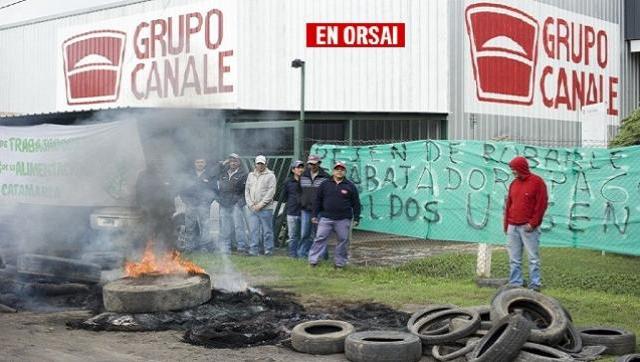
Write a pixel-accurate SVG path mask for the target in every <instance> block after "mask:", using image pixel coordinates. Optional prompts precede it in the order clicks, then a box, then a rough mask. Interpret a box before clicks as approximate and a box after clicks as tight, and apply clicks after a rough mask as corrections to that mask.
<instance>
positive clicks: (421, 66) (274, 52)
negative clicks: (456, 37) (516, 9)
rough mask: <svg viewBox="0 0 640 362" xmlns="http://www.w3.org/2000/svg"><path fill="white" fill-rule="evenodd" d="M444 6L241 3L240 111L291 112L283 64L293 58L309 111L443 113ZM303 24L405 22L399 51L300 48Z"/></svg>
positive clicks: (291, 89) (295, 100)
mask: <svg viewBox="0 0 640 362" xmlns="http://www.w3.org/2000/svg"><path fill="white" fill-rule="evenodd" d="M446 7H447V4H446V0H445V1H442V0H437V1H418V0H349V1H344V0H329V1H314V0H299V1H290V0H276V1H260V0H248V1H244V2H242V5H241V9H243V8H244V9H246V11H242V10H240V12H244V13H246V14H250V15H249V17H246V18H243V19H241V27H242V29H247V28H253V29H254V30H252V31H249V32H241V39H242V40H241V46H240V48H241V50H240V51H241V52H242V55H241V57H240V61H241V71H240V87H241V89H242V90H241V92H240V97H241V101H240V103H241V107H242V108H246V109H270V110H296V109H298V107H299V87H300V83H299V82H300V81H299V79H300V78H299V77H300V75H299V73H300V72H299V70H298V69H293V68H291V67H290V63H291V61H292V60H293V59H296V58H300V59H303V60H305V61H306V106H307V109H309V110H317V111H339V110H341V111H387V112H433V113H446V112H448V108H449V107H448V99H447V75H448V61H447V57H446V55H445V54H446V49H447V43H446V41H445V39H446V38H447V30H446V29H447V27H446V23H447V21H446ZM249 9H251V10H249ZM242 22H246V23H244V24H243V23H242ZM308 22H404V23H405V24H406V25H405V26H406V46H405V48H379V49H373V48H307V47H306V45H305V24H306V23H308ZM256 60H258V61H256ZM247 88H248V89H247Z"/></svg>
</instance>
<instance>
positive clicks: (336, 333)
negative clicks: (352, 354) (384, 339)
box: [291, 320, 355, 354]
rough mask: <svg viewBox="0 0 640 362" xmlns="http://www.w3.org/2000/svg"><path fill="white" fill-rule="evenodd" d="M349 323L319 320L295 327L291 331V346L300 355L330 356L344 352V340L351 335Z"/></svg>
mask: <svg viewBox="0 0 640 362" xmlns="http://www.w3.org/2000/svg"><path fill="white" fill-rule="evenodd" d="M354 331H355V328H354V327H353V325H352V324H351V323H347V322H343V321H335V320H319V321H310V322H304V323H300V324H298V325H296V326H295V327H294V328H293V330H292V331H291V345H292V346H293V348H294V349H295V350H296V351H298V352H302V353H310V354H332V353H342V352H344V340H345V338H347V336H348V335H350V334H351V333H353V332H354Z"/></svg>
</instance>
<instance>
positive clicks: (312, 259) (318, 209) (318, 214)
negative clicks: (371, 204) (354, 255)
mask: <svg viewBox="0 0 640 362" xmlns="http://www.w3.org/2000/svg"><path fill="white" fill-rule="evenodd" d="M346 171H347V167H346V165H345V164H344V162H340V161H338V162H336V163H335V165H334V166H333V177H331V178H330V179H329V180H327V181H326V182H323V183H322V185H320V187H319V188H318V194H317V196H316V202H315V204H314V208H313V219H312V221H313V222H315V223H318V232H317V234H316V238H315V239H314V240H313V245H312V246H311V250H310V251H309V264H311V266H316V265H317V264H318V261H319V259H320V257H321V256H322V255H323V254H324V253H325V251H326V249H327V240H328V238H329V235H331V232H332V231H335V232H336V236H337V237H338V244H337V245H336V249H335V252H334V266H335V267H336V268H338V269H340V268H343V267H345V266H346V265H347V261H348V259H349V250H348V249H349V230H350V229H351V223H352V222H353V225H354V226H357V225H358V223H359V221H360V208H361V207H360V195H359V194H358V189H357V188H356V185H354V184H353V182H351V181H349V180H347V178H346V177H345V173H346Z"/></svg>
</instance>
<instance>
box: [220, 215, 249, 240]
mask: <svg viewBox="0 0 640 362" xmlns="http://www.w3.org/2000/svg"><path fill="white" fill-rule="evenodd" d="M246 210H247V209H246V207H244V206H240V205H238V204H235V205H233V206H229V207H224V206H220V247H221V248H225V249H226V250H227V251H229V250H231V241H232V239H234V231H235V240H236V249H237V250H238V251H246V250H247V249H248V246H249V245H248V243H247V221H246V219H247V216H246Z"/></svg>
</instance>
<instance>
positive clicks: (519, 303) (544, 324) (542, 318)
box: [491, 288, 569, 345]
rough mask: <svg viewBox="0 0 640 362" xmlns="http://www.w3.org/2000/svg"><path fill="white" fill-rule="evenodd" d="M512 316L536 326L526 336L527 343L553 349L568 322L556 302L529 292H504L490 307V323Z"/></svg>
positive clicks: (513, 290) (539, 294)
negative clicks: (518, 315) (520, 316)
mask: <svg viewBox="0 0 640 362" xmlns="http://www.w3.org/2000/svg"><path fill="white" fill-rule="evenodd" d="M514 312H521V313H522V314H523V316H524V317H525V318H528V319H530V320H532V322H534V323H536V325H534V326H533V327H532V328H533V329H532V330H531V335H530V336H529V340H530V341H531V342H535V343H541V344H550V345H553V344H555V343H557V342H559V341H560V340H561V339H562V337H563V335H564V333H565V331H566V329H567V325H568V324H569V318H567V315H566V313H565V312H564V310H563V309H562V306H561V305H560V303H558V301H557V300H555V299H553V298H549V297H547V296H545V295H544V294H541V293H538V292H535V291H533V290H529V289H523V288H518V289H510V290H505V291H503V292H502V293H500V294H498V295H496V297H495V299H494V300H493V302H492V303H491V320H493V321H496V320H500V319H502V318H504V317H505V316H507V315H509V314H511V313H514Z"/></svg>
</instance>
